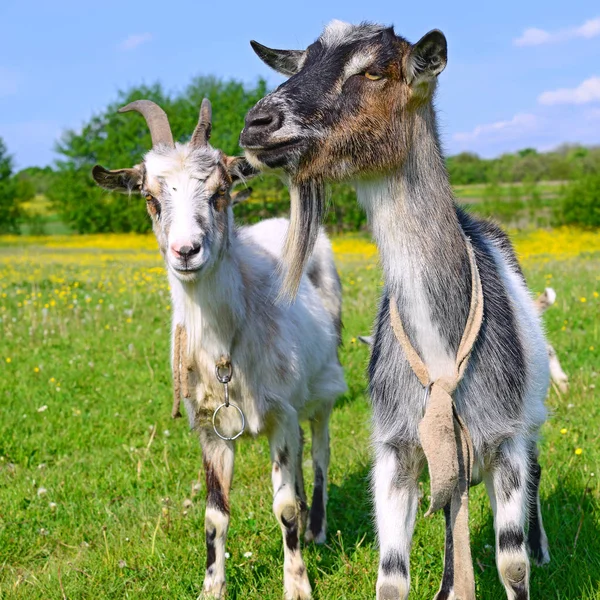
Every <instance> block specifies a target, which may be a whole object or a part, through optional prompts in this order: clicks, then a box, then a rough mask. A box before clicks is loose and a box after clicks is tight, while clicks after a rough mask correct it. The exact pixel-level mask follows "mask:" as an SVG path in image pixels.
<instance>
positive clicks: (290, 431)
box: [269, 406, 312, 600]
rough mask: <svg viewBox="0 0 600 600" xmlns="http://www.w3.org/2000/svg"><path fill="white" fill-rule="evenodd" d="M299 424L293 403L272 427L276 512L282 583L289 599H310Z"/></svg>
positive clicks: (270, 439) (270, 433) (270, 434)
mask: <svg viewBox="0 0 600 600" xmlns="http://www.w3.org/2000/svg"><path fill="white" fill-rule="evenodd" d="M300 443H301V440H300V428H299V423H298V416H297V414H296V411H295V410H294V409H293V408H292V407H289V406H288V407H285V408H283V409H282V412H281V413H280V414H279V415H278V418H277V420H276V422H275V423H274V424H273V426H272V427H271V428H270V432H269V444H270V447H271V461H272V463H273V467H272V479H273V493H274V497H273V512H274V513H275V517H276V518H277V520H278V521H279V524H280V525H281V531H282V533H283V559H284V564H283V587H284V592H285V598H286V600H308V599H309V598H311V592H312V590H311V587H310V582H309V581H308V574H307V573H306V566H305V564H304V561H303V560H302V554H301V552H300V526H301V506H300V504H301V499H300V498H298V496H297V494H296V488H297V485H296V477H297V469H298V465H297V461H298V460H299V448H300Z"/></svg>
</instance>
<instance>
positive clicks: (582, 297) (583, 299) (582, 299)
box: [579, 296, 587, 302]
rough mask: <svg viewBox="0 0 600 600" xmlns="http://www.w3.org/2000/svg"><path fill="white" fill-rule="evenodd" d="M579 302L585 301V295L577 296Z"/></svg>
mask: <svg viewBox="0 0 600 600" xmlns="http://www.w3.org/2000/svg"><path fill="white" fill-rule="evenodd" d="M579 302H587V298H586V297H585V296H581V298H579Z"/></svg>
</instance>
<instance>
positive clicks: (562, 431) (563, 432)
mask: <svg viewBox="0 0 600 600" xmlns="http://www.w3.org/2000/svg"><path fill="white" fill-rule="evenodd" d="M560 432H561V433H562V434H563V435H565V433H567V428H566V427H563V428H562V429H561V430H560Z"/></svg>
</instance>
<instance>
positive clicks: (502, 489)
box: [484, 439, 529, 600]
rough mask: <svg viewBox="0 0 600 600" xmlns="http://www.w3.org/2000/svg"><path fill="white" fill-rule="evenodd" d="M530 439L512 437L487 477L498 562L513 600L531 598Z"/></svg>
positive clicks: (497, 456)
mask: <svg viewBox="0 0 600 600" xmlns="http://www.w3.org/2000/svg"><path fill="white" fill-rule="evenodd" d="M528 450H529V449H528V447H527V442H526V440H523V439H511V440H506V441H505V442H503V443H502V444H501V446H500V448H499V449H498V452H497V454H496V457H495V458H494V462H493V464H492V466H491V469H490V473H486V474H485V476H484V478H485V482H486V487H487V488H488V493H489V495H490V500H491V503H492V508H493V510H494V529H495V530H496V564H497V565H498V573H499V575H500V579H501V581H502V583H503V585H504V588H505V589H506V595H507V597H508V599H509V600H529V558H528V557H527V551H526V549H525V521H526V517H527V508H528V501H527V481H528V467H529V465H528V463H529V453H528Z"/></svg>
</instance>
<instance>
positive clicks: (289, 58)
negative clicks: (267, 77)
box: [250, 40, 306, 77]
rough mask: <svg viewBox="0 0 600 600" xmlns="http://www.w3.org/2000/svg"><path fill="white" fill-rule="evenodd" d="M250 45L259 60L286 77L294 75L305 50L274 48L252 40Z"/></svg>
mask: <svg viewBox="0 0 600 600" xmlns="http://www.w3.org/2000/svg"><path fill="white" fill-rule="evenodd" d="M250 45H251V46H252V50H254V52H256V54H257V55H258V58H260V60H262V61H263V62H264V63H265V64H266V65H268V66H269V67H271V69H274V70H275V71H277V72H278V73H281V74H282V75H285V76H286V77H291V76H292V75H295V74H296V73H297V72H298V71H299V70H300V69H301V68H302V65H303V64H304V58H305V56H306V50H275V49H274V48H267V46H263V45H262V44H259V43H258V42H255V41H254V40H252V41H251V42H250Z"/></svg>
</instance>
